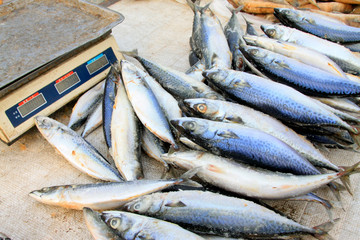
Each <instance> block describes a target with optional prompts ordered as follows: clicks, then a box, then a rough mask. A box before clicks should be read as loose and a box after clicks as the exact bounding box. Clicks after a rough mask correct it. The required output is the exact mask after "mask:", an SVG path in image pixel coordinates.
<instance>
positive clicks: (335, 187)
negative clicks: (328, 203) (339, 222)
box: [328, 182, 345, 211]
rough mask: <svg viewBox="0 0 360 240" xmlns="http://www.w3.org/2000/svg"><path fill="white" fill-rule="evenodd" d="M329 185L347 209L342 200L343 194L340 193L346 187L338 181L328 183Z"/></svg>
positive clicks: (341, 204) (342, 206)
mask: <svg viewBox="0 0 360 240" xmlns="http://www.w3.org/2000/svg"><path fill="white" fill-rule="evenodd" d="M328 186H329V188H330V190H331V192H332V193H333V194H334V196H335V198H336V200H337V201H338V202H339V204H340V206H341V208H342V209H343V210H344V211H345V208H344V205H343V203H342V200H341V195H340V191H342V190H343V189H345V187H344V186H343V185H341V184H339V183H337V182H331V183H329V184H328Z"/></svg>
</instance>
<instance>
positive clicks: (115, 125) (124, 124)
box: [109, 80, 143, 181]
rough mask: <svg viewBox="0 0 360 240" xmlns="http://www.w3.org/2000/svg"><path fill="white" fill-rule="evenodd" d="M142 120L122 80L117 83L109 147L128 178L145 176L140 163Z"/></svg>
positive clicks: (115, 160)
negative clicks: (137, 115)
mask: <svg viewBox="0 0 360 240" xmlns="http://www.w3.org/2000/svg"><path fill="white" fill-rule="evenodd" d="M140 130H141V129H140V122H139V120H138V118H137V117H136V114H135V112H134V109H133V107H132V105H131V103H130V101H129V99H128V96H127V94H126V91H125V86H124V84H123V82H122V80H120V81H119V82H118V83H117V90H116V96H115V102H114V105H113V113H112V117H111V126H110V132H111V143H112V147H111V149H109V151H110V153H111V155H112V157H113V159H114V162H115V165H116V168H117V169H118V170H119V172H120V173H121V175H122V176H123V177H124V179H126V180H127V181H129V180H135V179H139V178H142V177H143V172H142V166H141V163H140V153H141V146H140V144H139V142H140V139H141V133H140Z"/></svg>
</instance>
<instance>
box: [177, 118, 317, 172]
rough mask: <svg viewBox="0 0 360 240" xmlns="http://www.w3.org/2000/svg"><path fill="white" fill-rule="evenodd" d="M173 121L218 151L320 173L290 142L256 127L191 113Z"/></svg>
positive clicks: (288, 169) (254, 162)
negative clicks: (205, 117)
mask: <svg viewBox="0 0 360 240" xmlns="http://www.w3.org/2000/svg"><path fill="white" fill-rule="evenodd" d="M171 124H172V125H174V126H175V127H176V128H177V129H178V130H179V131H180V132H181V133H182V134H184V135H185V136H186V137H187V138H189V139H190V140H192V141H194V142H195V143H196V144H198V145H200V146H201V147H203V148H205V149H206V150H208V151H210V152H212V153H214V154H216V155H221V156H224V157H229V158H233V159H235V160H238V161H245V162H247V163H249V164H252V165H256V166H259V167H263V168H266V169H270V170H275V171H280V172H287V173H294V174H297V175H314V174H319V173H320V172H319V171H318V170H317V169H316V168H315V167H314V166H313V165H312V164H311V163H310V162H309V161H308V160H306V159H305V158H304V157H302V156H301V155H300V154H299V153H298V152H296V151H295V150H294V149H293V148H291V147H290V146H289V145H287V144H286V143H284V142H283V141H281V140H280V139H278V138H276V137H274V136H271V135H270V134H267V133H265V132H263V131H260V130H258V129H255V128H250V127H245V126H243V125H240V124H235V123H223V122H215V121H210V120H205V119H201V118H189V117H184V118H179V119H173V120H171Z"/></svg>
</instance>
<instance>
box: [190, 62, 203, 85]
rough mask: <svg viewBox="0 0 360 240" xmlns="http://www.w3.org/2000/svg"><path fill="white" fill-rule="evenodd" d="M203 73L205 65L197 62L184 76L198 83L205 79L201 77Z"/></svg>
mask: <svg viewBox="0 0 360 240" xmlns="http://www.w3.org/2000/svg"><path fill="white" fill-rule="evenodd" d="M204 71H205V64H204V61H203V60H199V61H198V62H196V63H195V64H194V65H192V66H191V67H190V68H189V69H188V70H187V71H186V72H185V74H186V75H188V76H190V77H192V78H193V79H196V80H198V81H200V82H204V81H205V78H204V77H203V75H202V73H203V72H204Z"/></svg>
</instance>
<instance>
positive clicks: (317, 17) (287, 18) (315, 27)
mask: <svg viewBox="0 0 360 240" xmlns="http://www.w3.org/2000/svg"><path fill="white" fill-rule="evenodd" d="M274 15H275V16H276V17H277V18H278V19H279V20H280V22H281V23H283V24H284V25H286V26H291V27H294V28H297V29H299V30H301V31H304V32H307V33H311V34H313V35H315V36H318V37H321V38H324V39H327V40H330V41H333V42H336V43H338V42H340V43H347V42H359V41H360V29H359V28H357V27H352V26H348V25H346V24H344V23H343V22H341V21H339V20H337V19H334V18H331V17H327V16H324V15H321V14H317V13H315V12H309V11H302V10H296V9H288V8H274Z"/></svg>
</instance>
